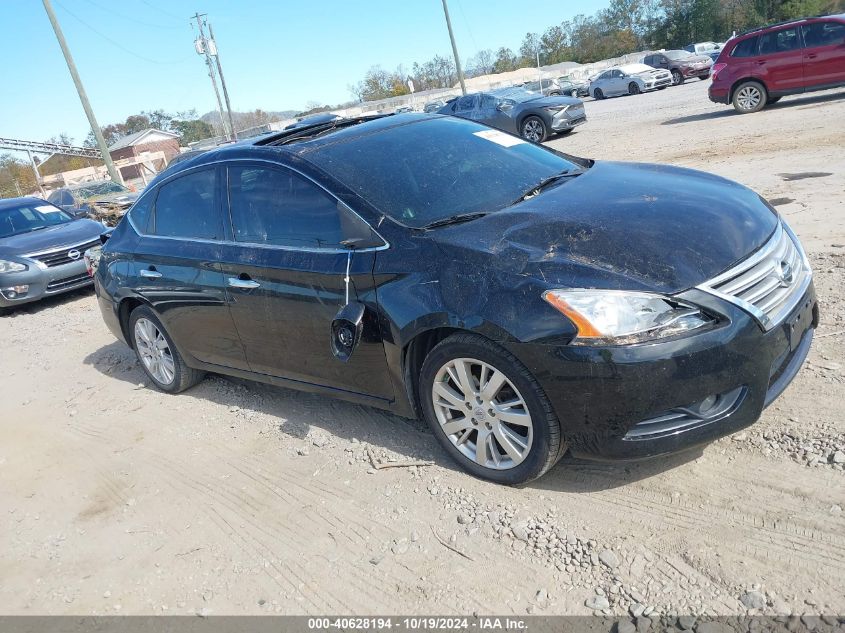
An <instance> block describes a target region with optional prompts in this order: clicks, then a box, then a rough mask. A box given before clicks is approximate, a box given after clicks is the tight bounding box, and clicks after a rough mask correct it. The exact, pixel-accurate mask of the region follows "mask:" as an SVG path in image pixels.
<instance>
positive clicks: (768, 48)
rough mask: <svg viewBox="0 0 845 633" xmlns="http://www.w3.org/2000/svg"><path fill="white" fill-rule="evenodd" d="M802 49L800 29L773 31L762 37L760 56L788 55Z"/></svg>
mask: <svg viewBox="0 0 845 633" xmlns="http://www.w3.org/2000/svg"><path fill="white" fill-rule="evenodd" d="M799 48H801V41H800V39H799V38H798V27H794V28H791V29H781V30H780V31H771V32H770V33H764V34H763V35H761V36H760V54H761V55H774V54H777V53H788V52H790V51H794V50H797V49H799Z"/></svg>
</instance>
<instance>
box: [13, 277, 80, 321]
mask: <svg viewBox="0 0 845 633" xmlns="http://www.w3.org/2000/svg"><path fill="white" fill-rule="evenodd" d="M86 296H91V297H93V296H94V286H93V285H92V286H86V287H84V288H79V289H78V290H71V291H70V292H64V293H62V294H60V295H51V296H48V297H44V298H43V299H39V300H38V301H33V302H31V303H22V304H20V305H16V306H13V307H11V308H0V318H12V317H18V316H26V315H28V314H38V313H39V312H41V311H42V310H50V309H52V308H58V307H61V306H62V305H64V304H66V303H70V302H71V301H76V300H77V299H79V298H81V297H86Z"/></svg>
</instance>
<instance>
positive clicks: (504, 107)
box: [496, 103, 513, 112]
mask: <svg viewBox="0 0 845 633" xmlns="http://www.w3.org/2000/svg"><path fill="white" fill-rule="evenodd" d="M496 109H497V110H498V111H499V112H510V111H511V110H513V106H512V105H511V104H510V103H500V104H498V105H497V106H496Z"/></svg>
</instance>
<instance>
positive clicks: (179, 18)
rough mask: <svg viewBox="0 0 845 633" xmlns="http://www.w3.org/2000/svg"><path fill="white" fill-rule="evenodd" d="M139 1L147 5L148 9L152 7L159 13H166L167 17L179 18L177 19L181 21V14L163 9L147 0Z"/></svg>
mask: <svg viewBox="0 0 845 633" xmlns="http://www.w3.org/2000/svg"><path fill="white" fill-rule="evenodd" d="M141 2H142V3H143V4H145V5H147V6H148V7H149V8H150V9H154V10H156V11H158V12H159V13H161V14H162V15H166V16H167V17H169V18H174V19H176V20H179V21H181V20H182V19H183V18H182V16H181V15H176V14H175V13H170V12H169V11H165V10H164V9H162V8H160V7H157V6H155V5H154V4H151V3H149V2H147V0H141Z"/></svg>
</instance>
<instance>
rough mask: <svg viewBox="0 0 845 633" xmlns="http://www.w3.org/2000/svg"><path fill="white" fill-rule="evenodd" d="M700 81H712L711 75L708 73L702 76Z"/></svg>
mask: <svg viewBox="0 0 845 633" xmlns="http://www.w3.org/2000/svg"><path fill="white" fill-rule="evenodd" d="M699 79H701V81H707V80H708V79H710V74H709V73H708V74H706V75H700V76H699Z"/></svg>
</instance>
